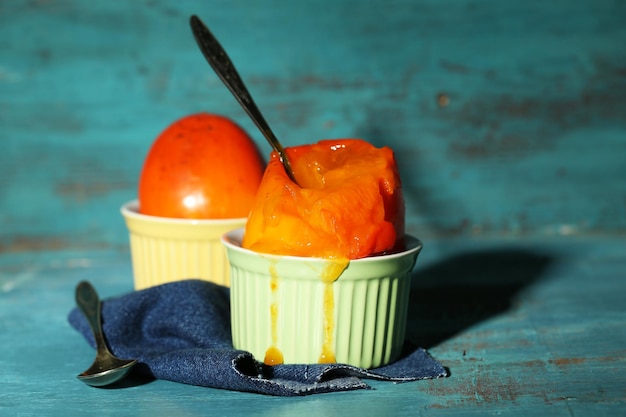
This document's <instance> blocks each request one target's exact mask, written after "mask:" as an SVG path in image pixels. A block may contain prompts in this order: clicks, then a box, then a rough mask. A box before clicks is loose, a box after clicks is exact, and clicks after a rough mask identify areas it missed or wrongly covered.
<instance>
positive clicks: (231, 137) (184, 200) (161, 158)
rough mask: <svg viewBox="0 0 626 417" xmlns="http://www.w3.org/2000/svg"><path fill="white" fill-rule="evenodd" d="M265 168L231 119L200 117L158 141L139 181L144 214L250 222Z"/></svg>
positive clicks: (177, 123) (186, 121)
mask: <svg viewBox="0 0 626 417" xmlns="http://www.w3.org/2000/svg"><path fill="white" fill-rule="evenodd" d="M264 165H265V164H264V162H263V159H262V157H261V155H260V153H259V150H258V148H257V147H256V144H255V143H254V142H253V141H252V139H251V138H250V137H249V136H248V134H247V133H246V132H245V131H244V130H243V129H242V128H241V127H239V126H238V125H237V124H236V123H235V122H233V121H232V120H230V119H229V118H227V117H224V116H220V115H216V114H210V113H198V114H192V115H188V116H185V117H183V118H181V119H179V120H177V121H175V122H174V123H172V124H171V125H170V126H168V127H167V128H166V129H165V130H164V131H163V132H162V133H161V134H160V135H159V136H158V137H157V138H156V140H155V141H154V143H153V144H152V146H151V148H150V151H149V152H148V155H147V156H146V159H145V162H144V165H143V169H142V171H141V176H140V179H139V212H140V213H142V214H146V215H150V216H159V217H173V218H185V219H225V218H238V217H246V216H247V215H248V213H249V212H250V209H251V207H252V203H253V201H254V196H255V194H256V192H257V189H258V187H259V184H260V182H261V178H262V176H263V170H264Z"/></svg>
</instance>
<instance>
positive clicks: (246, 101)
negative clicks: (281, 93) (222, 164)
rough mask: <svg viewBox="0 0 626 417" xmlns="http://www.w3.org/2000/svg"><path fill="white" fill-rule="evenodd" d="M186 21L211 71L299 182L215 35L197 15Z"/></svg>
mask: <svg viewBox="0 0 626 417" xmlns="http://www.w3.org/2000/svg"><path fill="white" fill-rule="evenodd" d="M189 24H190V25H191V31H192V32H193V35H194V37H195V38H196V42H197V43H198V46H199V47H200V50H201V51H202V54H203V55H204V57H205V58H206V60H207V61H208V62H209V65H211V67H212V68H213V71H215V73H216V74H217V76H218V77H219V78H220V80H222V82H223V83H224V84H225V85H226V87H228V89H229V90H230V92H231V93H232V94H233V95H234V96H235V99H237V101H238V102H239V104H240V105H241V107H243V109H244V110H245V111H246V113H248V116H250V118H251V119H252V121H253V122H254V124H255V125H256V126H257V127H258V128H259V130H260V131H261V133H262V134H263V136H265V139H267V141H268V142H269V144H270V145H271V147H272V148H273V149H274V150H275V151H276V153H277V154H278V158H279V159H280V162H281V163H282V164H283V167H285V171H286V172H287V175H288V176H289V179H291V181H293V182H294V183H296V184H298V182H297V181H296V178H295V177H294V175H293V170H292V169H291V165H290V164H289V160H288V159H287V155H286V153H285V149H284V148H283V146H282V145H281V144H280V142H279V141H278V139H277V138H276V135H274V133H273V132H272V130H271V129H270V127H269V125H268V124H267V122H266V121H265V118H264V117H263V115H262V114H261V112H260V111H259V109H258V108H257V106H256V104H255V103H254V100H252V96H251V95H250V93H249V92H248V89H247V88H246V86H245V84H244V83H243V81H242V80H241V77H239V73H238V72H237V70H236V69H235V66H234V65H233V63H232V62H231V60H230V58H228V55H226V51H225V50H224V48H222V46H221V45H220V43H219V42H218V41H217V39H216V38H215V36H213V34H212V33H211V32H210V31H209V29H208V28H207V27H206V25H205V24H204V23H203V22H202V21H201V20H200V18H199V17H198V16H195V15H193V16H191V18H190V19H189Z"/></svg>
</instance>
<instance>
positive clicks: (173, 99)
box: [0, 0, 626, 251]
mask: <svg viewBox="0 0 626 417" xmlns="http://www.w3.org/2000/svg"><path fill="white" fill-rule="evenodd" d="M192 13H196V14H199V15H200V16H201V17H202V18H203V20H205V22H206V23H207V25H209V27H210V28H211V29H212V30H213V32H214V33H215V34H216V35H217V36H218V37H219V39H220V40H221V42H222V43H223V44H224V46H225V47H226V48H227V50H228V51H229V53H230V55H231V58H232V59H233V60H234V62H235V64H236V65H237V67H238V68H239V70H240V72H241V73H242V76H243V78H244V80H245V81H246V82H247V83H248V84H249V88H250V90H251V92H252V94H253V95H254V97H255V98H256V100H257V101H258V104H259V106H260V107H261V109H262V111H263V112H264V113H265V115H266V118H267V119H268V120H269V122H270V124H271V125H272V127H273V128H274V129H275V131H276V133H277V135H278V136H279V138H280V139H281V140H282V141H283V142H284V143H285V144H288V145H292V144H293V145H295V144H300V143H305V142H311V141H315V140H318V139H321V138H331V137H361V138H364V139H367V140H369V141H371V142H373V143H375V144H377V145H389V146H391V147H393V148H394V149H395V150H396V152H397V155H398V159H399V163H400V166H401V170H402V174H403V179H404V184H405V188H406V190H407V204H408V209H407V211H408V224H409V230H410V231H411V232H412V233H414V234H417V235H420V236H430V235H440V234H445V235H450V234H453V235H461V236H464V235H472V236H475V235H484V234H488V235H492V234H495V235H501V234H505V235H514V236H515V235H526V234H538V235H544V234H559V233H572V234H583V235H584V234H588V233H593V234H597V233H603V234H604V233H606V234H623V233H624V231H625V230H626V185H625V181H626V162H625V161H626V48H624V44H625V40H626V25H624V24H623V22H624V18H625V16H626V4H625V3H623V2H620V1H606V0H605V1H595V2H592V1H575V2H572V1H553V2H550V4H549V5H548V4H546V3H545V2H539V1H531V2H501V1H480V2H472V1H447V2H440V1H417V2H414V1H392V2H384V1H369V2H359V1H339V2H324V1H322V2H320V1H317V2H315V1H313V2H288V1H280V0H272V1H266V2H244V1H234V2H231V1H223V2H220V1H211V2H199V1H198V2H185V1H183V2H168V1H136V2H132V3H130V4H129V5H124V6H121V5H120V4H118V3H115V2H103V1H96V2H88V3H87V2H78V1H42V2H25V1H12V2H2V3H1V4H0V19H1V21H0V27H1V29H0V34H1V41H0V53H1V55H0V57H1V58H0V123H1V125H2V128H1V130H0V141H1V143H2V148H3V152H2V153H1V154H0V166H2V173H1V174H0V202H1V203H0V204H1V206H0V207H2V210H1V214H0V216H1V217H0V221H1V222H2V229H3V233H2V240H1V244H2V247H3V248H4V250H5V251H15V250H20V248H22V247H30V246H33V245H34V246H52V247H59V246H63V247H75V246H80V247H83V246H84V245H93V246H109V245H117V246H119V245H124V244H125V243H126V232H125V230H124V227H123V224H122V221H121V218H120V216H119V215H118V211H117V209H118V206H119V205H120V204H121V203H122V202H124V201H126V200H129V199H131V198H134V196H135V193H136V191H135V188H136V183H137V177H138V173H139V170H140V168H141V164H142V161H143V157H144V156H145V153H146V152H147V149H148V148H149V146H150V144H151V142H152V140H154V138H155V137H156V136H157V135H158V133H159V132H160V131H161V130H162V129H164V128H165V127H166V126H167V125H168V124H169V123H171V122H172V121H174V120H175V119H177V118H179V117H181V116H183V115H185V114H188V113H192V112H198V111H209V112H217V113H222V114H225V115H228V116H230V117H232V118H234V119H235V120H237V121H238V122H239V123H240V124H242V125H243V126H244V127H245V128H247V129H248V130H249V131H250V133H251V134H252V135H253V136H254V138H255V140H256V141H257V142H258V143H259V144H260V146H261V149H262V150H263V152H264V153H265V154H267V153H268V152H269V148H268V146H267V145H266V144H265V143H264V140H263V138H262V136H261V135H260V134H259V133H258V132H257V131H256V129H255V128H254V126H253V125H252V124H251V122H249V121H248V119H247V116H246V115H245V114H244V113H243V111H242V110H241V109H240V108H239V107H238V104H237V103H236V102H235V101H234V99H233V98H232V97H231V96H230V94H229V92H228V91H227V90H226V88H225V87H224V86H223V85H222V84H221V83H220V82H219V80H218V79H217V77H216V76H215V75H214V74H213V72H212V71H211V69H210V68H209V66H208V65H207V64H206V62H205V61H204V60H203V58H202V56H201V54H200V53H199V51H198V49H197V47H196V44H195V42H194V40H193V38H192V35H191V33H190V30H189V28H188V23H187V21H188V17H189V15H190V14H192ZM442 96H443V97H442ZM444 98H447V100H448V103H447V105H445V106H442V105H441V104H445V103H443V102H440V99H444Z"/></svg>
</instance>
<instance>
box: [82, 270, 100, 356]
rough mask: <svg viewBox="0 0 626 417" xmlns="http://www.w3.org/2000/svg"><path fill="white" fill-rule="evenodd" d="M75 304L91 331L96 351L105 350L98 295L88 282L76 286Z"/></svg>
mask: <svg viewBox="0 0 626 417" xmlns="http://www.w3.org/2000/svg"><path fill="white" fill-rule="evenodd" d="M76 304H77V305H78V308H79V309H80V311H82V312H83V314H84V315H85V318H86V319H87V322H88V323H89V327H91V331H92V332H93V336H94V338H95V341H96V348H97V349H98V351H101V350H103V349H106V344H105V343H104V335H103V333H102V322H101V315H100V314H101V313H100V311H101V310H100V308H101V302H100V298H99V297H98V293H97V292H96V290H95V288H94V287H93V286H92V285H91V284H90V283H89V282H87V281H81V282H80V283H79V284H78V285H77V286H76Z"/></svg>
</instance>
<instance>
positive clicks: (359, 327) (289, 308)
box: [231, 266, 410, 368]
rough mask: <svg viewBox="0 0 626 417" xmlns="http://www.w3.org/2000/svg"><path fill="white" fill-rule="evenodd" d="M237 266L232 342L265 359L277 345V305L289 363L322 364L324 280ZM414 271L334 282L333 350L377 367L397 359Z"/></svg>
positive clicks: (342, 358) (341, 357)
mask: <svg viewBox="0 0 626 417" xmlns="http://www.w3.org/2000/svg"><path fill="white" fill-rule="evenodd" d="M270 279H271V278H270V276H269V275H259V274H256V273H251V272H249V271H246V270H245V269H242V268H239V267H237V266H233V267H232V271H231V314H232V329H233V344H234V346H235V347H236V348H238V349H243V350H247V351H249V352H251V353H252V354H253V355H254V356H255V357H256V358H257V360H260V361H262V360H263V358H264V356H265V352H266V350H267V349H268V348H269V347H271V346H272V345H274V340H272V339H273V338H272V324H271V313H270V307H271V304H272V303H276V304H277V307H278V315H277V326H276V329H275V332H276V336H277V337H276V340H275V342H276V343H275V347H277V348H278V349H279V350H280V351H281V352H282V353H283V356H284V360H285V363H317V362H318V360H319V358H320V355H321V353H322V344H323V342H324V330H323V329H324V286H325V284H324V283H323V282H322V281H321V280H320V281H316V280H290V279H288V278H286V277H278V279H277V282H278V286H277V288H276V290H275V291H272V289H271V286H270ZM409 287H410V275H409V274H408V273H405V274H403V275H402V276H399V277H383V278H380V279H369V280H346V281H342V280H341V278H340V279H339V280H338V281H336V282H335V283H334V284H333V293H334V309H333V312H334V324H335V325H334V333H333V338H332V339H333V344H332V348H333V351H334V353H335V357H336V359H337V361H338V362H341V363H348V364H352V365H355V366H359V367H364V368H372V367H377V366H381V365H384V364H386V363H389V362H391V361H393V360H394V359H396V358H397V356H398V354H399V353H400V351H401V349H402V344H403V343H404V336H405V326H406V310H407V303H408V292H409Z"/></svg>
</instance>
